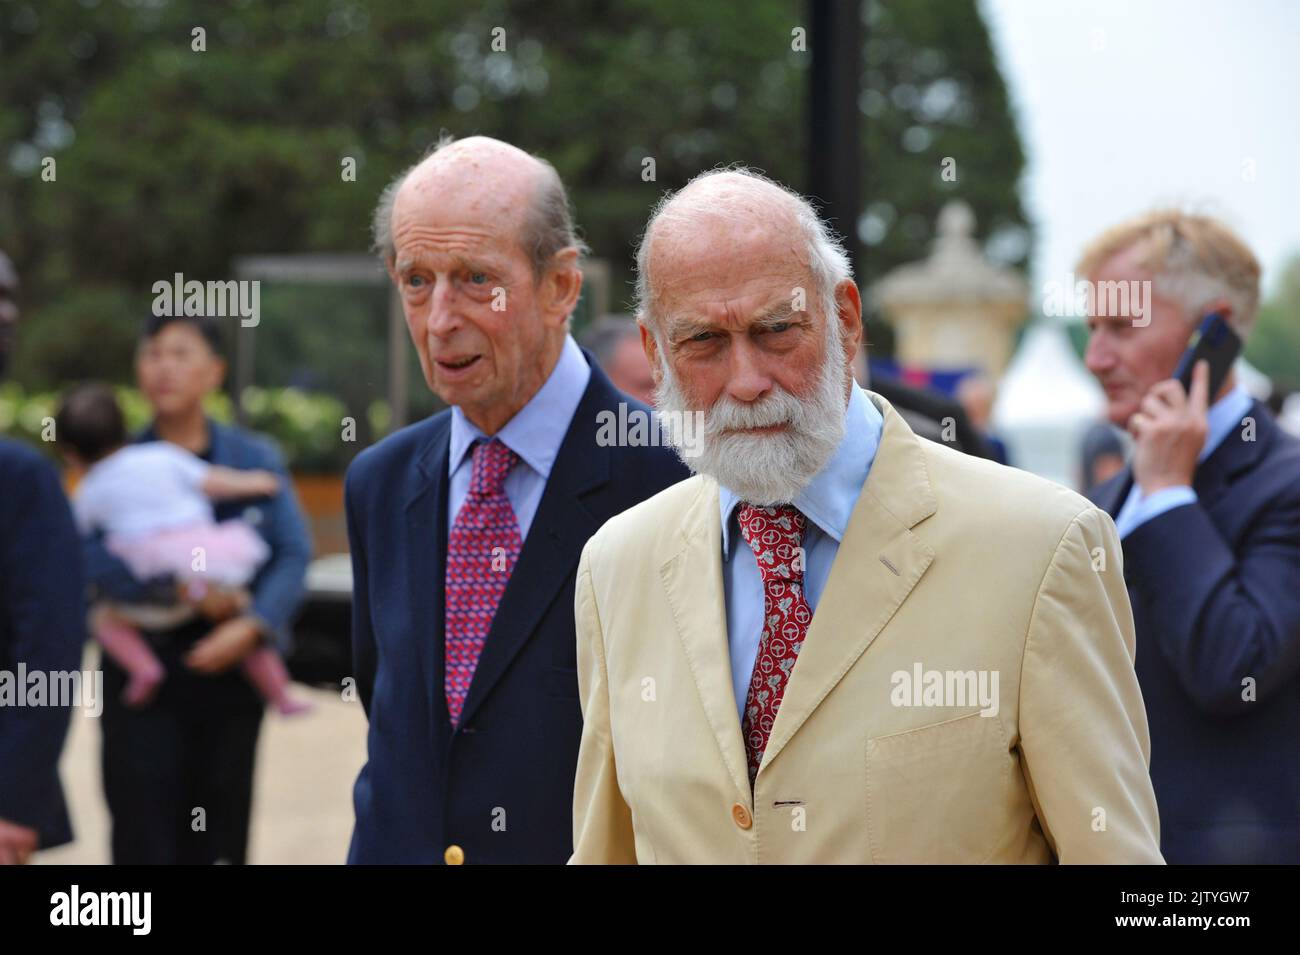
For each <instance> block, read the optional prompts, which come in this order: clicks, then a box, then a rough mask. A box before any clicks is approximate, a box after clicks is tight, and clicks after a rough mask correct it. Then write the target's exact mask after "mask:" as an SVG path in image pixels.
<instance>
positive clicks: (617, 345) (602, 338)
mask: <svg viewBox="0 0 1300 955" xmlns="http://www.w3.org/2000/svg"><path fill="white" fill-rule="evenodd" d="M581 342H582V346H583V347H584V348H586V349H587V350H588V351H589V352H591V353H592V355H594V356H595V358H596V361H597V362H598V363H599V364H600V367H601V368H602V369H603V370H604V372H605V374H607V375H609V381H610V384H612V385H613V386H614V387H615V388H617V389H618V390H619V391H621V392H623V393H624V394H625V395H631V396H632V397H633V398H635V399H636V400H637V401H640V402H642V403H643V404H646V405H650V404H653V403H654V393H655V379H654V375H653V374H652V373H651V371H650V363H649V362H647V361H646V360H645V349H644V348H642V347H641V330H640V329H639V328H638V327H637V324H636V322H635V321H634V320H633V319H632V318H631V317H630V316H628V315H605V316H602V317H601V318H598V319H596V321H594V322H592V323H591V326H590V327H589V328H587V329H586V330H585V331H584V332H583V334H582V336H581Z"/></svg>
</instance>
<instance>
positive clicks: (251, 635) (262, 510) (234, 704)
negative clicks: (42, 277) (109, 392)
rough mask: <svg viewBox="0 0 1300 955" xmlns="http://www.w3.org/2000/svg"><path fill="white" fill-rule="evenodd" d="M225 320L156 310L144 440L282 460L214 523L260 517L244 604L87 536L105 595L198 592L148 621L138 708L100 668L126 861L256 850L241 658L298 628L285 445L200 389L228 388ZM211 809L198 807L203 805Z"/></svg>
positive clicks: (113, 798)
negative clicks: (207, 404)
mask: <svg viewBox="0 0 1300 955" xmlns="http://www.w3.org/2000/svg"><path fill="white" fill-rule="evenodd" d="M220 342H221V339H220V329H219V327H218V326H217V324H216V322H215V320H213V319H212V318H207V317H201V316H176V317H170V316H164V317H157V316H155V317H152V318H150V319H149V320H148V321H147V322H146V323H145V327H144V333H143V335H142V336H141V338H140V343H139V345H138V347H137V350H136V362H135V372H136V381H137V382H138V384H139V387H140V390H141V391H142V392H143V393H144V396H145V398H146V399H147V400H148V401H149V404H150V406H151V407H152V409H153V421H152V423H151V424H150V425H149V426H148V427H147V428H146V429H145V430H144V431H143V432H142V433H141V434H140V435H139V436H138V437H137V439H136V440H137V441H138V442H140V443H144V442H152V441H167V442H170V443H172V444H175V445H178V446H179V447H180V448H182V449H184V450H186V451H189V452H190V453H191V454H193V455H196V456H197V457H199V458H200V459H202V460H203V461H204V462H207V463H208V464H211V465H218V466H223V467H227V468H236V469H239V470H258V471H270V472H274V473H275V475H276V476H277V477H278V478H279V488H278V490H276V491H275V492H274V493H271V494H259V495H255V496H247V497H241V498H237V499H230V500H223V501H220V502H218V503H217V504H216V505H215V507H214V508H213V512H214V515H215V518H216V520H217V521H225V520H229V519H232V518H240V519H242V520H244V521H247V522H248V523H250V524H252V525H253V526H254V527H255V528H256V530H257V532H258V534H259V535H261V537H262V539H263V541H264V542H265V543H266V545H267V547H268V549H269V550H270V558H269V559H268V560H267V561H266V563H264V564H263V565H262V566H261V568H260V569H259V570H258V572H257V575H256V577H254V578H253V581H252V583H251V593H252V601H251V603H249V604H248V605H247V606H246V607H244V606H241V603H240V602H239V601H238V600H235V599H231V598H230V597H229V594H228V592H227V591H221V590H218V589H216V588H212V589H210V590H209V591H208V592H207V593H206V594H204V595H202V596H197V595H194V594H192V593H191V590H190V588H189V587H188V586H187V585H186V584H185V582H183V581H176V580H173V579H170V578H160V579H155V580H149V581H139V580H137V579H136V578H135V576H134V575H133V574H132V572H131V570H130V568H129V567H128V566H127V565H126V563H124V562H123V561H122V560H121V559H120V558H118V557H117V556H115V555H114V554H113V553H111V552H110V551H109V549H108V548H107V546H106V544H105V541H104V539H103V536H102V535H100V534H96V535H94V536H92V537H89V538H87V539H86V545H85V553H86V567H87V574H88V575H89V577H90V580H91V583H92V587H93V593H94V596H95V598H96V599H97V600H111V601H114V602H117V603H127V604H172V603H176V602H178V601H186V600H191V601H194V602H195V604H196V606H197V608H198V609H199V611H200V616H199V617H198V619H196V620H191V621H189V622H187V623H183V624H181V625H179V626H175V627H169V628H166V629H153V630H150V629H143V630H142V632H143V633H144V636H145V638H146V639H147V640H148V642H149V646H150V648H151V649H152V651H153V653H154V654H155V655H156V656H157V658H158V659H159V660H160V661H161V662H162V665H163V669H164V671H165V679H164V680H163V681H162V683H161V685H160V686H159V687H158V689H157V692H156V694H155V695H154V696H153V697H152V699H150V700H149V701H148V702H146V703H144V704H143V705H141V706H138V707H137V706H131V705H128V704H127V702H126V701H125V700H124V690H125V688H126V686H127V684H128V681H129V675H128V673H127V671H126V670H125V669H123V668H122V667H121V666H119V665H118V664H117V663H115V662H114V661H113V659H112V658H111V657H108V656H106V657H105V658H104V661H103V666H104V674H105V677H104V686H105V697H106V698H105V700H104V717H103V721H104V722H103V731H104V743H103V753H102V758H103V771H104V794H105V796H106V798H107V801H108V809H109V813H110V815H111V816H112V854H113V861H114V862H115V863H118V864H124V863H125V864H178V863H182V864H208V863H214V862H228V863H231V864H242V863H243V862H244V861H245V860H246V858H247V852H248V825H249V816H250V812H251V808H252V797H253V764H254V755H255V753H256V749H257V737H258V733H259V730H260V728H261V723H262V714H263V711H264V709H265V702H264V701H263V699H262V697H261V696H260V695H259V694H258V692H257V690H256V689H254V687H253V686H252V685H251V684H250V683H249V682H248V681H247V680H246V679H244V677H243V674H242V673H241V669H240V665H241V664H242V663H243V662H244V660H246V659H247V658H248V657H249V656H250V655H251V654H253V653H255V652H257V651H258V650H259V648H262V647H263V646H268V645H269V646H275V647H278V648H279V649H280V650H281V651H282V652H283V651H285V650H287V648H288V639H289V634H288V627H289V624H290V622H291V620H292V618H293V616H294V614H295V612H296V611H297V609H298V605H299V602H300V601H301V599H302V596H303V591H304V582H305V578H306V573H307V564H308V562H309V561H310V560H311V540H310V538H309V536H308V533H307V528H306V524H305V523H304V521H303V516H302V512H301V510H300V509H299V507H298V501H297V498H296V497H295V495H294V491H293V484H292V482H291V481H290V479H289V475H288V473H287V472H286V471H285V467H284V463H283V461H282V459H281V456H280V452H279V451H278V450H277V449H276V448H275V446H274V445H273V444H272V443H271V442H270V441H269V440H268V439H266V438H265V437H262V436H261V435H258V434H255V433H252V432H249V431H245V430H243V429H241V428H237V427H234V426H231V425H224V424H219V423H217V422H216V421H213V420H212V419H210V418H209V417H208V416H207V414H206V413H205V412H204V408H203V401H204V398H205V397H206V396H207V395H208V394H210V393H211V392H213V391H216V390H217V389H218V388H220V387H221V383H222V381H223V379H224V377H225V372H226V363H225V360H224V359H223V358H222V356H221V351H220ZM200 810H201V811H202V818H201V819H200V818H198V817H197V816H196V813H198V812H199V811H200Z"/></svg>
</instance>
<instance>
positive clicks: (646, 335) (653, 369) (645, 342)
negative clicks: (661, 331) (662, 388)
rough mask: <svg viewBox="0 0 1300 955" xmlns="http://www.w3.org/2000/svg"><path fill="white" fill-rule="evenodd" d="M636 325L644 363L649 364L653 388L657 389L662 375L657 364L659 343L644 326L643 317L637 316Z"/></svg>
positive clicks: (647, 327)
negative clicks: (638, 328)
mask: <svg viewBox="0 0 1300 955" xmlns="http://www.w3.org/2000/svg"><path fill="white" fill-rule="evenodd" d="M636 323H637V325H638V326H639V327H640V329H641V349H642V350H643V351H644V352H645V358H646V361H648V362H649V363H650V374H652V375H654V379H655V386H656V387H658V385H659V382H660V380H661V379H662V378H663V374H664V370H663V368H662V367H661V366H660V364H659V342H657V341H656V340H655V336H654V333H653V332H652V331H650V328H649V326H647V325H646V323H645V316H644V315H638V316H637V317H636Z"/></svg>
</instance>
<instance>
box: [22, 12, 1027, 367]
mask: <svg viewBox="0 0 1300 955" xmlns="http://www.w3.org/2000/svg"><path fill="white" fill-rule="evenodd" d="M863 16H864V18H865V20H866V21H867V22H868V23H869V24H870V28H871V35H870V39H869V40H868V42H867V44H866V51H865V53H866V59H865V64H864V72H863V77H864V84H865V85H864V89H863V94H862V107H863V123H864V124H865V143H864V145H865V151H864V188H863V195H864V196H865V197H867V201H866V203H865V205H866V209H865V212H864V216H863V219H862V223H863V225H862V228H861V229H860V230H858V231H859V232H862V233H863V237H864V239H865V241H866V243H867V245H868V249H869V252H868V255H867V256H866V257H865V259H864V262H865V268H864V270H863V275H862V276H861V278H862V279H863V280H864V283H865V282H869V281H871V280H872V279H873V278H875V277H876V276H878V275H879V274H880V273H881V272H883V271H884V270H885V269H887V268H889V267H891V266H892V265H894V264H897V263H898V262H900V261H903V260H905V259H909V258H915V257H917V256H919V255H921V254H923V253H924V251H925V249H926V245H927V242H928V239H929V230H930V228H931V227H932V223H933V219H934V215H935V214H936V213H937V211H938V208H939V206H940V205H941V203H942V202H943V200H944V199H946V198H948V196H949V195H954V194H955V195H961V196H962V197H963V198H965V199H966V200H967V201H968V202H970V203H971V205H972V206H973V207H974V208H975V210H976V213H977V214H978V215H979V216H980V222H981V227H982V228H983V229H984V230H986V232H987V233H989V234H995V235H1000V236H1003V237H1004V238H1005V236H1006V235H1007V234H1009V233H1007V232H1006V229H1007V228H1008V227H1014V228H1018V229H1022V230H1023V228H1024V216H1023V213H1022V211H1021V209H1020V205H1019V200H1018V199H1017V197H1016V193H1015V186H1016V182H1017V179H1018V177H1019V173H1020V168H1021V165H1022V155H1021V150H1020V145H1019V141H1018V139H1017V137H1016V134H1015V129H1014V125H1013V123H1012V120H1011V117H1010V115H1009V112H1008V109H1007V104H1006V95H1005V90H1004V89H1003V84H1002V81H1001V78H1000V76H999V75H998V73H997V69H996V66H995V64H994V62H993V57H992V52H991V49H990V47H989V43H988V38H987V33H986V31H985V29H984V26H983V24H982V23H981V21H980V19H979V16H978V12H977V10H976V7H975V4H974V2H973V0H913V2H908V3H896V4H890V5H888V6H885V5H882V4H879V3H876V2H874V0H871V2H869V3H867V4H865V5H864V7H863ZM806 25H807V15H806V10H805V7H804V4H802V3H798V2H793V0H755V2H749V3H743V4H742V3H735V4H702V3H693V2H688V0H628V2H623V3H619V4H607V3H602V2H598V0H560V2H554V3H547V4H536V3H526V2H523V0H487V2H483V3H479V4H476V5H475V6H474V8H473V9H467V6H466V5H465V4H463V3H459V2H452V0H421V2H419V3H411V2H409V0H367V2H364V3H362V2H354V0H309V2H302V3H297V4H290V3H276V4H263V3H252V2H248V0H205V2H203V3H198V2H179V0H173V2H144V0H98V2H95V0H83V2H78V3H70V2H65V3H39V2H36V0H0V103H3V104H4V107H3V111H2V112H0V248H4V249H6V251H8V252H9V253H10V255H11V256H12V257H13V258H14V259H15V261H16V263H17V264H18V267H19V269H20V271H21V273H22V275H23V279H24V282H25V293H26V294H25V301H24V306H25V323H26V327H25V330H24V331H23V334H22V335H21V337H20V340H21V341H22V343H23V344H22V346H21V350H20V354H19V357H18V360H17V361H16V368H15V370H16V373H17V374H18V376H19V378H20V379H21V380H23V381H24V382H25V383H27V384H29V385H31V386H33V387H41V388H48V387H52V386H54V385H56V384H58V383H60V381H61V380H62V379H63V376H64V375H65V374H67V372H68V369H69V362H70V361H71V359H70V357H69V354H68V352H69V350H71V349H75V348H77V347H81V348H85V343H86V334H87V330H88V329H91V328H93V330H94V335H95V338H94V345H93V348H92V349H90V350H88V352H87V354H88V355H90V356H94V358H95V359H96V360H99V361H102V364H101V365H100V371H99V373H100V375H101V376H103V377H108V378H113V379H116V380H119V381H121V380H125V379H126V378H127V377H128V376H129V366H128V364H126V363H125V362H123V361H122V360H121V356H122V355H123V354H127V353H129V347H130V343H131V341H132V339H133V337H134V334H135V332H136V329H137V328H138V324H139V321H140V319H141V318H142V317H143V315H144V314H146V312H147V310H148V308H149V305H150V302H151V301H152V293H151V292H150V287H151V285H152V283H154V282H156V281H159V280H168V279H170V278H171V276H172V275H173V273H175V272H182V273H183V274H184V275H185V277H186V278H187V279H189V278H195V279H200V280H206V279H218V278H229V277H230V268H231V264H230V263H231V260H232V258H234V257H235V256H237V255H249V254H258V253H293V252H322V251H356V250H360V249H362V248H364V247H365V246H366V245H367V243H368V225H369V219H370V213H371V209H372V206H373V204H374V201H375V198H376V196H377V194H378V192H379V191H380V189H381V188H382V187H383V186H384V185H385V184H386V183H387V182H388V181H389V179H390V178H391V177H392V176H393V175H394V174H396V173H397V172H398V171H399V170H401V169H402V168H404V167H406V166H408V165H410V164H411V163H412V162H413V161H415V160H416V159H417V158H418V157H419V156H420V154H421V153H422V152H423V151H424V150H425V148H426V147H427V146H428V145H429V144H430V143H431V142H433V141H434V140H435V139H436V138H437V137H438V135H439V133H440V131H442V130H444V129H445V130H447V131H449V132H452V133H453V134H456V135H462V136H463V135H469V134H474V133H482V134H487V135H493V136H498V137H500V138H503V139H507V140H509V141H512V142H515V143H517V144H519V145H521V146H523V147H524V148H526V149H529V150H530V151H533V152H536V153H538V154H540V155H543V156H545V157H547V158H548V159H550V160H551V161H552V162H553V163H554V164H555V165H556V167H557V168H558V170H559V172H560V174H561V176H562V177H563V178H564V180H565V181H566V182H567V183H568V184H569V185H570V187H571V192H572V197H573V199H574V204H575V206H576V209H577V216H578V221H579V222H580V223H581V224H582V226H583V228H584V231H585V235H586V237H587V240H588V242H589V243H590V244H591V245H592V247H593V249H594V250H595V252H596V254H597V255H598V256H601V257H603V258H606V259H608V260H609V261H610V262H611V265H612V268H613V278H614V290H613V291H614V294H613V304H614V306H615V307H619V306H621V305H622V304H623V303H625V301H626V299H627V298H628V292H629V285H628V283H629V280H630V277H631V249H632V244H633V242H634V241H635V239H636V238H637V236H638V234H639V232H640V229H641V228H642V226H643V225H644V221H645V216H646V213H647V211H648V209H649V207H650V206H651V204H652V203H653V202H654V200H655V199H656V198H657V197H658V196H659V195H660V194H661V193H662V192H663V190H664V189H665V188H670V187H677V186H680V185H681V184H682V183H683V182H685V181H686V180H687V179H688V178H690V177H691V176H692V175H694V174H695V173H697V172H699V171H700V170H701V169H706V168H709V167H712V166H715V165H718V164H723V163H732V162H744V163H748V164H751V165H754V166H757V167H759V168H761V169H763V170H765V171H766V172H768V173H769V174H770V175H772V176H774V177H776V178H778V179H780V180H782V181H784V182H787V183H790V184H791V185H793V186H795V187H797V188H805V187H806V183H805V161H804V150H805V137H804V122H805V106H806V102H805V101H806V95H807V94H806V88H807V84H806V75H807V71H808V67H809V63H810V59H809V58H810V54H809V53H807V52H800V51H797V50H794V49H792V44H791V31H792V30H793V29H794V28H796V27H799V26H806ZM200 29H201V30H203V31H204V33H203V35H202V38H203V45H204V49H203V51H201V52H200V51H198V50H196V48H195V47H196V46H197V43H196V39H195V37H196V34H195V31H196V30H200ZM494 41H496V43H497V46H501V45H502V44H503V45H504V49H495V48H494ZM814 42H815V40H814ZM918 130H920V132H918ZM923 140H924V143H923V142H922V141H923ZM948 155H952V156H954V157H956V159H957V162H958V180H957V182H956V183H945V182H943V181H942V180H941V179H940V177H939V160H940V159H941V158H942V157H943V156H948ZM47 157H49V158H52V159H54V160H55V161H56V163H57V178H56V179H55V180H54V181H52V182H50V181H44V180H43V178H42V171H43V165H42V163H43V160H44V159H46V158H47ZM347 159H354V160H355V162H356V176H355V181H348V180H347V179H346V178H345V176H344V175H343V171H344V170H343V163H344V161H345V160H347ZM648 159H653V160H654V166H655V168H654V173H655V176H654V179H653V180H652V181H646V179H644V178H643V172H644V171H645V170H646V160H648ZM857 238H858V236H856V235H855V236H850V239H851V240H854V241H856V240H857ZM1003 244H1004V245H1006V242H1003ZM1014 244H1015V243H1014V242H1012V243H1011V245H1012V246H1014ZM1012 251H1013V252H1015V251H1016V250H1015V249H1013V250H1012ZM1026 251H1027V246H1026V247H1025V248H1023V249H1021V250H1020V251H1019V253H1018V254H1013V255H1011V256H1010V258H1011V260H1013V261H1015V260H1017V259H1023V257H1024V254H1025V252H1026ZM74 291H75V292H76V294H75V295H74ZM303 320H304V321H307V320H310V317H309V316H304V319H303ZM372 344H373V343H372ZM56 346H57V347H56ZM88 360H89V359H88ZM110 360H111V363H110ZM78 370H79V371H80V369H78Z"/></svg>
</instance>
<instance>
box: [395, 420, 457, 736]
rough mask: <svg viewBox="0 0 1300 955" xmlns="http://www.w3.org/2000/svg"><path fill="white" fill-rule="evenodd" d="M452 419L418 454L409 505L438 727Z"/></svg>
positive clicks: (422, 649) (423, 650)
mask: <svg viewBox="0 0 1300 955" xmlns="http://www.w3.org/2000/svg"><path fill="white" fill-rule="evenodd" d="M450 422H451V418H450V416H440V417H439V418H438V419H436V427H435V429H434V430H433V433H432V436H431V437H430V440H429V442H428V443H427V444H426V445H425V446H424V449H423V450H422V451H421V453H420V455H419V456H418V457H417V459H416V467H415V473H416V482H415V485H414V487H412V488H411V491H410V493H409V495H408V497H407V501H406V510H405V514H406V546H407V555H406V566H407V567H408V568H409V571H408V573H409V579H408V580H407V585H408V587H409V588H410V603H409V607H410V614H411V626H412V628H413V633H414V637H415V646H416V651H417V653H418V655H419V661H420V669H421V672H422V673H423V675H424V681H423V683H424V686H426V687H428V689H429V720H430V725H431V726H434V727H437V726H440V725H446V724H448V723H449V722H450V721H449V718H448V716H447V695H446V693H445V692H444V690H443V641H444V639H445V634H446V631H445V617H444V614H445V610H444V604H443V599H444V593H445V591H444V582H445V578H446V574H447V491H448V485H449V483H450V481H449V480H448V477H447V455H448V453H449V445H450V441H451V424H450Z"/></svg>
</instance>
